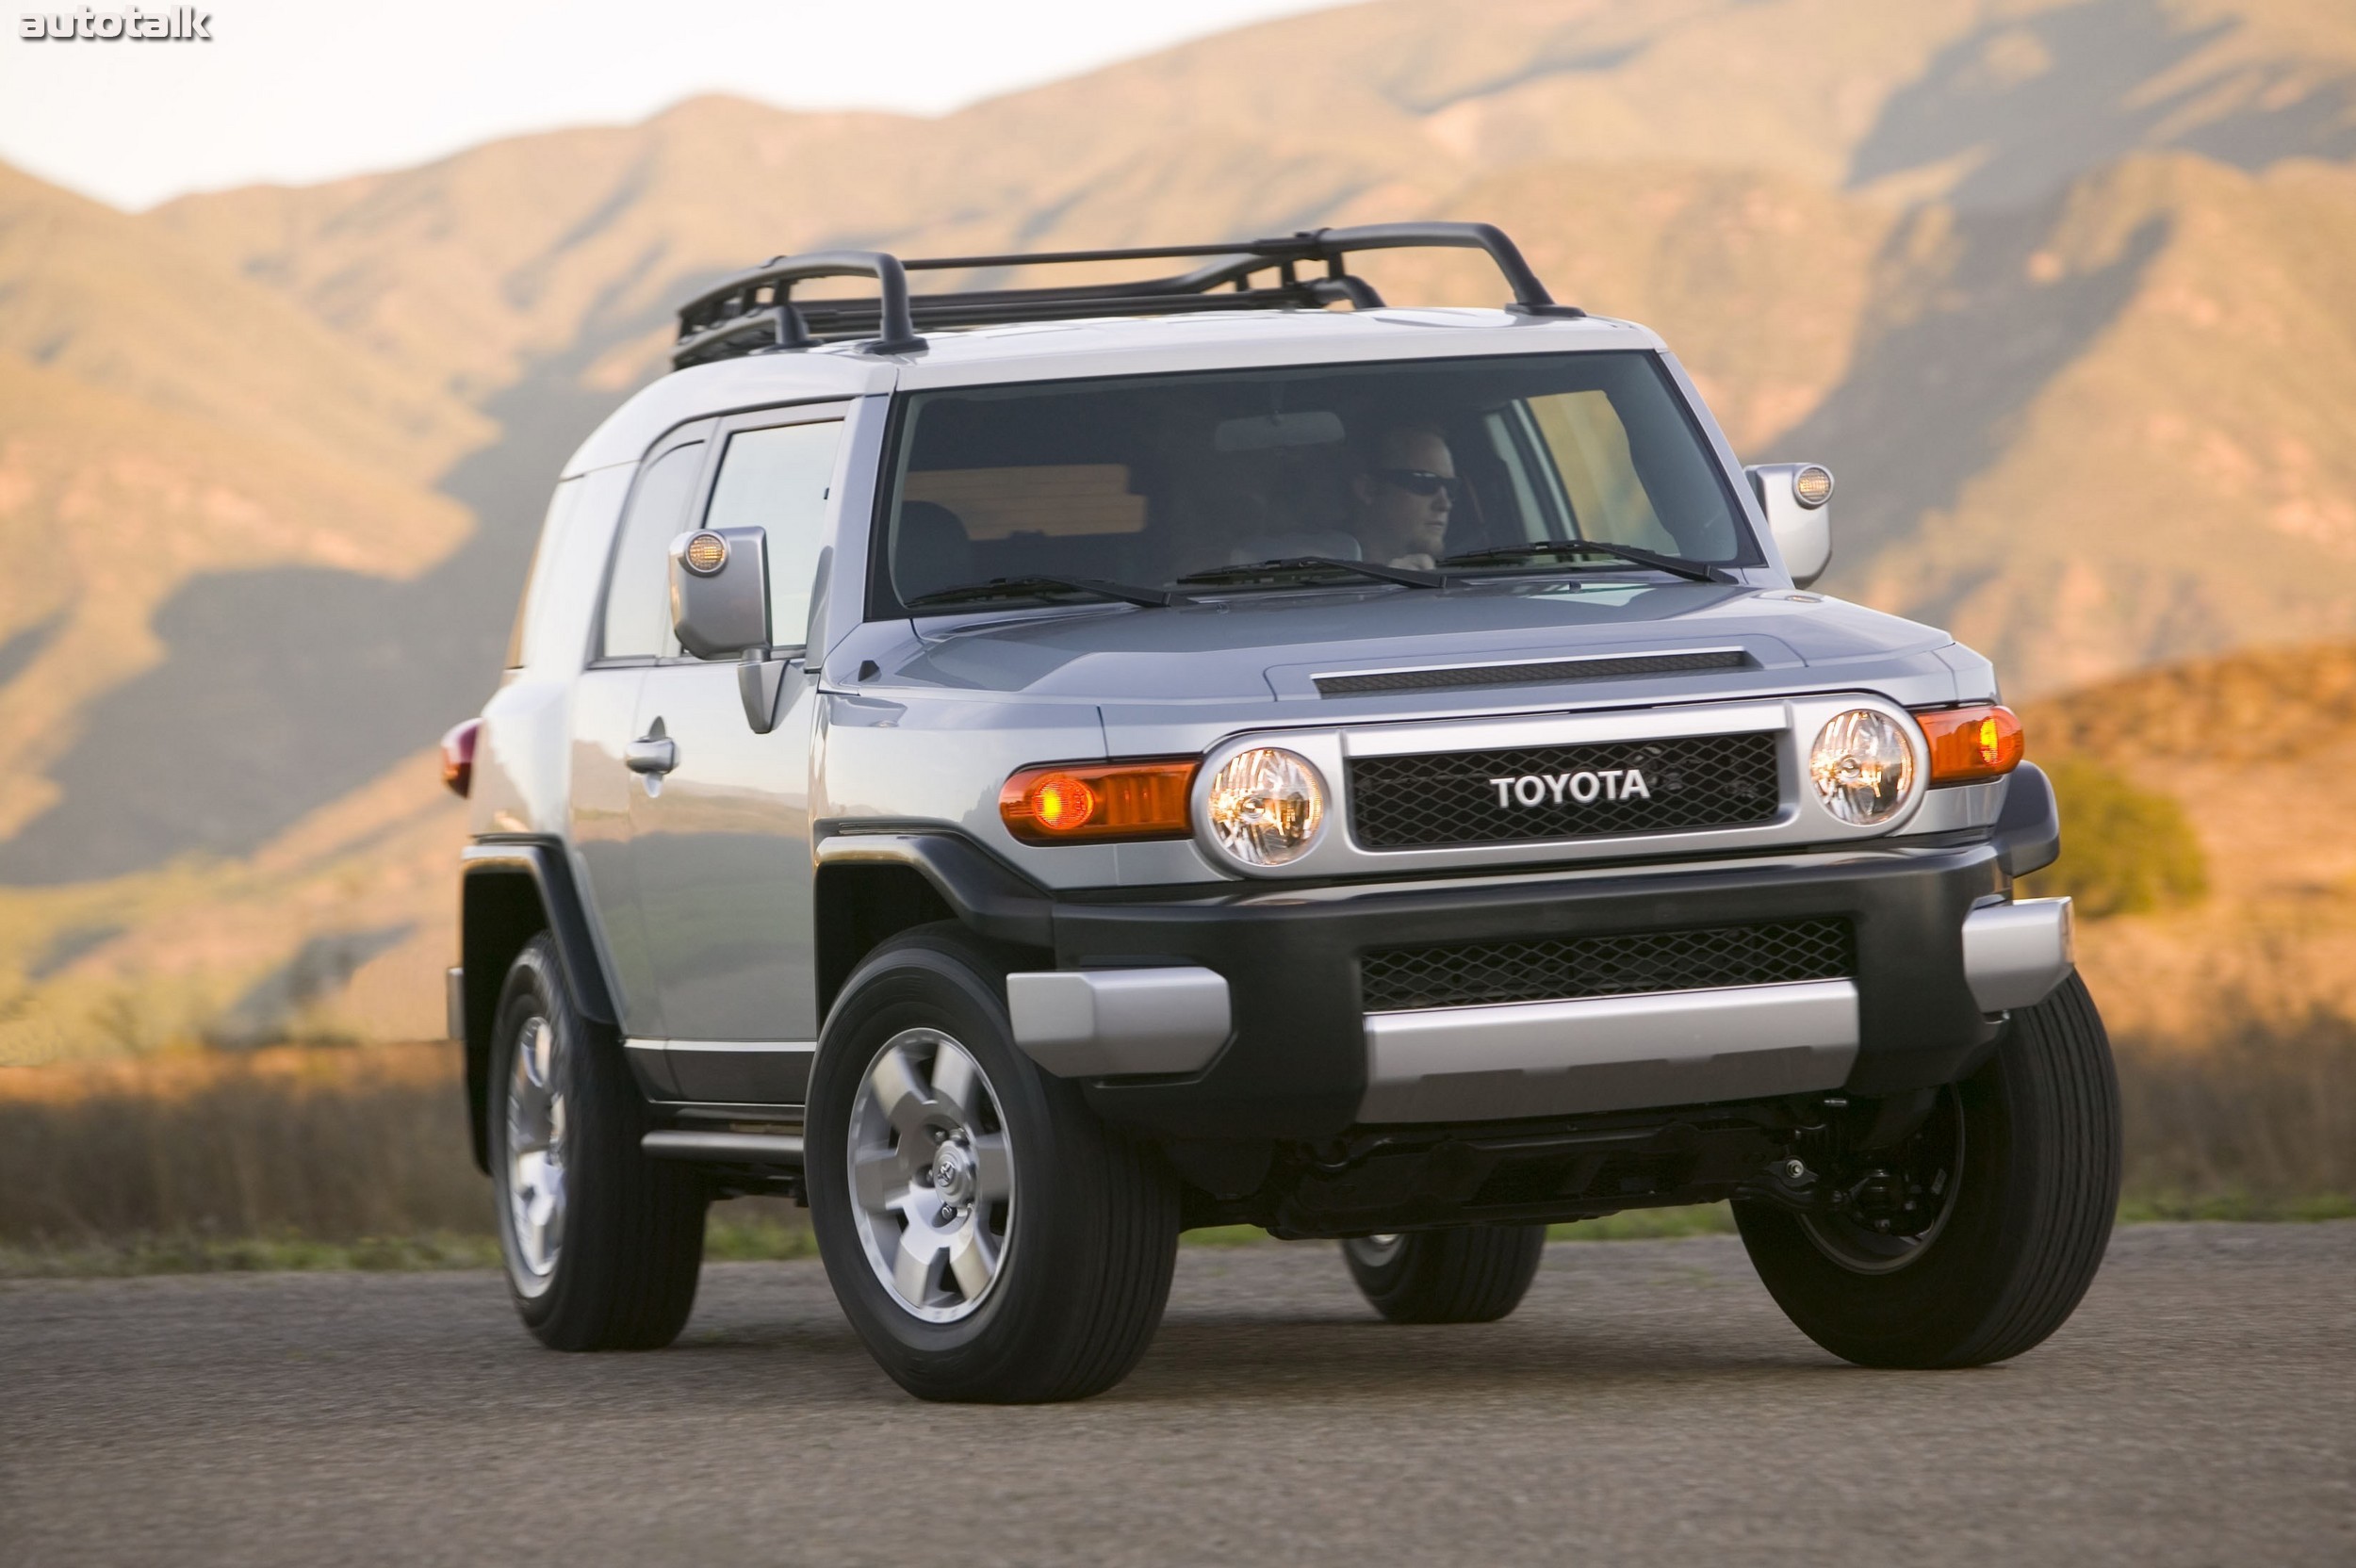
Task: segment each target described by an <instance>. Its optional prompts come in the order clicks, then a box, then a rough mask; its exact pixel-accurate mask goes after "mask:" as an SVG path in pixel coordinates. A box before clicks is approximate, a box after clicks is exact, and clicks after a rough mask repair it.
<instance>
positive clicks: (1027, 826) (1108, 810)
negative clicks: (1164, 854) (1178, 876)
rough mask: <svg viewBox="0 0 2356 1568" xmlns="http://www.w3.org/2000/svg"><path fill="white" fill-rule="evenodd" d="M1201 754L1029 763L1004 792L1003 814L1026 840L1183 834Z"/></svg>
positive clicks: (1187, 829)
mask: <svg viewBox="0 0 2356 1568" xmlns="http://www.w3.org/2000/svg"><path fill="white" fill-rule="evenodd" d="M1201 765H1202V762H1201V759H1199V758H1193V757H1187V758H1179V759H1172V760H1164V761H1153V762H1055V763H1049V764H1047V765H1046V766H1044V767H1037V768H1024V769H1023V771H1022V772H1020V773H1018V774H1016V775H1015V776H1013V777H1012V778H1009V779H1007V780H1006V788H1005V789H1003V790H1001V791H1000V792H998V815H999V816H1000V817H1002V818H1004V819H1005V821H1006V830H1007V831H1008V832H1010V833H1012V834H1013V835H1014V836H1015V837H1016V838H1018V839H1020V840H1022V841H1023V842H1024V843H1026V844H1071V843H1103V842H1105V841H1115V840H1122V839H1126V840H1130V841H1137V840H1141V839H1183V838H1186V836H1187V835H1188V834H1189V833H1190V832H1191V831H1192V828H1191V827H1190V825H1188V823H1187V820H1186V795H1187V793H1188V792H1189V791H1190V790H1191V789H1192V788H1193V785H1194V770H1195V769H1196V768H1198V767H1200V766H1201Z"/></svg>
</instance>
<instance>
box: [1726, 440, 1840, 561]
mask: <svg viewBox="0 0 2356 1568" xmlns="http://www.w3.org/2000/svg"><path fill="white" fill-rule="evenodd" d="M1742 472H1743V473H1744V474H1745V475H1746V476H1747V477H1748V478H1749V479H1750V482H1751V489H1752V491H1753V492H1754V493H1755V494H1756V495H1757V496H1758V497H1759V505H1760V507H1761V508H1763V509H1764V510H1765V511H1766V514H1767V527H1768V530H1769V531H1771V532H1773V533H1774V534H1775V549H1776V551H1777V552H1778V553H1780V554H1781V555H1782V557H1783V564H1784V569H1785V570H1786V571H1788V572H1790V573H1791V574H1792V584H1793V585H1794V586H1795V587H1800V588H1805V587H1807V586H1808V585H1809V584H1810V583H1812V582H1814V581H1815V580H1817V579H1818V578H1820V577H1823V576H1824V568H1825V567H1827V566H1829V565H1831V564H1832V515H1831V513H1830V512H1829V511H1827V510H1826V508H1825V504H1824V503H1825V502H1827V501H1829V500H1831V499H1832V470H1831V469H1829V468H1827V467H1825V466H1824V465H1823V464H1821V463H1755V464H1753V465H1751V466H1749V467H1747V468H1745V469H1743V470H1742Z"/></svg>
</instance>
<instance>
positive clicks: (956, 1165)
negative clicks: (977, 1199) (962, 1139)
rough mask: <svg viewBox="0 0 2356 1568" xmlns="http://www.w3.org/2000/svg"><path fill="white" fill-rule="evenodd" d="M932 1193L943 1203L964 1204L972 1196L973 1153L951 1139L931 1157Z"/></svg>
mask: <svg viewBox="0 0 2356 1568" xmlns="http://www.w3.org/2000/svg"><path fill="white" fill-rule="evenodd" d="M933 1191H934V1192H936V1193H938V1194H940V1196H941V1201H943V1202H948V1203H958V1204H962V1203H964V1202H965V1201H967V1200H968V1199H970V1198H972V1197H973V1151H972V1150H970V1149H968V1148H966V1147H965V1145H963V1144H961V1143H958V1142H957V1141H956V1140H955V1139H951V1140H950V1141H949V1142H947V1143H944V1144H942V1145H941V1148H940V1150H939V1151H938V1152H935V1153H934V1155H933Z"/></svg>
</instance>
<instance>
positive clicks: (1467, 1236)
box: [1342, 1225, 1546, 1323]
mask: <svg viewBox="0 0 2356 1568" xmlns="http://www.w3.org/2000/svg"><path fill="white" fill-rule="evenodd" d="M1545 1254H1546V1227H1545V1226H1544V1225H1459V1226H1454V1227H1452V1228H1450V1229H1448V1230H1445V1231H1410V1232H1408V1233H1405V1234H1403V1235H1397V1236H1366V1237H1364V1238H1355V1239H1352V1240H1350V1241H1345V1242H1343V1243H1342V1257H1343V1258H1344V1259H1345V1260H1346V1261H1347V1262H1348V1263H1349V1265H1350V1278H1351V1279H1353V1280H1355V1281H1357V1282H1358V1289H1359V1291H1360V1292H1361V1293H1362V1294H1364V1295H1365V1297H1366V1300H1367V1301H1368V1302H1369V1303H1371V1304H1372V1306H1373V1307H1374V1310H1375V1311H1377V1312H1379V1313H1381V1314H1382V1315H1383V1316H1384V1317H1387V1318H1389V1319H1390V1320H1391V1321H1392V1322H1394V1323H1494V1322H1496V1321H1497V1319H1498V1318H1500V1317H1503V1316H1505V1315H1507V1314H1509V1313H1511V1312H1512V1311H1513V1309H1514V1308H1515V1307H1518V1306H1520V1305H1521V1304H1522V1298H1523V1296H1525V1295H1527V1294H1528V1293H1529V1290H1530V1281H1532V1280H1534V1279H1536V1278H1537V1277H1538V1260H1539V1259H1540V1258H1541V1257H1543V1256H1544V1255H1545Z"/></svg>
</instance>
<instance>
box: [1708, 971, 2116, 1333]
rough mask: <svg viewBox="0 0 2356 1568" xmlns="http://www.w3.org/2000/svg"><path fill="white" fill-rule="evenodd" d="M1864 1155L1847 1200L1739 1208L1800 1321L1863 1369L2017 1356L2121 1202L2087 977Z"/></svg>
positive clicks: (2101, 1047) (2103, 1053)
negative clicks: (1882, 1149) (1911, 1125)
mask: <svg viewBox="0 0 2356 1568" xmlns="http://www.w3.org/2000/svg"><path fill="white" fill-rule="evenodd" d="M1864 1163H1865V1164H1866V1165H1869V1166H1871V1167H1872V1168H1871V1169H1869V1170H1865V1171H1864V1172H1863V1173H1862V1175H1861V1176H1857V1175H1856V1173H1852V1180H1851V1187H1850V1188H1849V1189H1844V1190H1843V1191H1842V1192H1841V1198H1842V1200H1843V1201H1842V1202H1841V1205H1840V1206H1839V1207H1837V1208H1831V1209H1827V1210H1824V1211H1821V1212H1811V1213H1808V1214H1794V1213H1792V1212H1791V1211H1789V1210H1786V1209H1783V1208H1780V1207H1778V1206H1776V1205H1775V1204H1772V1203H1766V1202H1759V1201H1749V1202H1742V1201H1738V1202H1737V1203H1736V1204H1735V1205H1734V1217H1735V1221H1736V1223H1737V1224H1738V1225H1739V1226H1740V1227H1741V1229H1742V1245H1743V1246H1744V1248H1746V1249H1747V1250H1749V1252H1750V1255H1751V1262H1752V1263H1753V1264H1754V1265H1755V1266H1757V1267H1758V1269H1759V1278H1760V1280H1761V1281H1763V1282H1765V1283H1766V1286H1767V1290H1768V1294H1770V1295H1772V1296H1773V1297H1774V1298H1775V1303H1776V1305H1778V1306H1780V1307H1782V1308H1783V1310H1784V1312H1785V1314H1786V1315H1788V1316H1790V1317H1791V1319H1792V1322H1793V1323H1794V1324H1796V1325H1797V1326H1798V1328H1799V1330H1800V1331H1801V1332H1803V1333H1805V1334H1807V1335H1808V1338H1810V1339H1812V1340H1814V1341H1815V1342H1816V1343H1817V1344H1819V1345H1821V1346H1823V1347H1824V1348H1825V1349H1827V1350H1830V1351H1831V1352H1832V1353H1833V1354H1834V1355H1836V1356H1840V1357H1841V1358H1842V1359H1844V1360H1847V1361H1852V1362H1856V1363H1857V1364H1860V1365H1864V1366H1889V1367H1942V1366H1979V1365H1984V1364H1988V1363H1989V1362H1997V1361H2003V1360H2005V1359H2006V1358H2007V1357H2011V1356H2017V1355H2019V1354H2021V1352H2022V1351H2023V1350H2026V1349H2029V1348H2031V1347H2033V1346H2035V1345H2037V1344H2038V1343H2039V1342H2040V1341H2042V1340H2043V1339H2044V1338H2045V1337H2046V1336H2047V1335H2049V1334H2051V1333H2052V1332H2053V1331H2054V1330H2056V1329H2058V1328H2060V1327H2061V1326H2062V1324H2063V1323H2064V1322H2066V1321H2068V1320H2069V1317H2070V1314H2071V1313H2072V1312H2074V1311H2076V1310H2077V1306H2078V1302H2079V1301H2080V1299H2083V1298H2084V1297H2085V1295H2086V1287H2087V1286H2088V1285H2089V1284H2091V1283H2092V1282H2093V1280H2094V1275H2095V1271H2096V1270H2097V1269H2098V1268H2100V1267H2101V1266H2102V1253H2103V1250H2104V1249H2105V1247H2106V1246H2107V1245H2108V1244H2109V1241H2110V1233H2111V1221H2112V1218H2113V1217H2114V1215H2115V1214H2116V1212H2117V1210H2118V1206H2119V1081H2118V1077H2117V1075H2116V1073H2115V1072H2114V1070H2113V1069H2112V1066H2111V1053H2110V1042H2109V1040H2108V1039H2107V1038H2106V1037H2105V1036H2104V1034H2103V1031H2102V1018H2101V1017H2100V1016H2099V1015H2098V1014H2097V1013H2096V1012H2095V1010H2094V1002H2093V999H2092V998H2091V997H2089V996H2088V995H2087V994H2086V985H2085V983H2084V982H2083V981H2081V980H2080V979H2078V977H2077V976H2076V975H2074V974H2073V975H2071V976H2070V978H2069V979H2068V980H2067V981H2065V982H2064V983H2063V984H2062V987H2061V988H2060V989H2058V990H2056V991H2055V992H2054V993H2053V995H2052V996H2051V997H2049V998H2047V999H2046V1000H2045V1001H2044V1002H2041V1003H2039V1004H2038V1005H2036V1006H2034V1007H2026V1008H2022V1009H2021V1010H2020V1011H2018V1012H2016V1013H2015V1014H2013V1018H2012V1022H2011V1024H2010V1025H2009V1026H2008V1027H2007V1029H2006V1030H2005V1033H2004V1039H2003V1040H2002V1041H2001V1042H1999V1044H1998V1045H1997V1048H1996V1052H1995V1054H1994V1055H1992V1056H1991V1057H1990V1058H1989V1059H1988V1063H1987V1065H1985V1066H1984V1067H1982V1068H1981V1069H1980V1070H1979V1071H1977V1072H1975V1073H1974V1074H1972V1076H1971V1077H1970V1078H1968V1079H1966V1080H1964V1081H1963V1082H1962V1083H1961V1084H1958V1085H1955V1086H1954V1087H1952V1088H1950V1089H1947V1090H1944V1091H1942V1092H1941V1094H1940V1096H1939V1102H1938V1103H1937V1104H1936V1105H1935V1106H1934V1107H1933V1109H1932V1111H1931V1113H1930V1115H1929V1116H1928V1117H1927V1118H1926V1119H1924V1121H1923V1123H1922V1126H1921V1128H1920V1129H1919V1130H1918V1131H1917V1132H1915V1133H1914V1134H1913V1135H1911V1136H1910V1137H1909V1138H1908V1139H1907V1141H1906V1143H1905V1144H1903V1145H1900V1146H1897V1147H1895V1148H1893V1149H1892V1150H1890V1151H1889V1152H1888V1157H1887V1158H1884V1159H1879V1160H1868V1161H1866V1162H1864ZM1869 1186H1870V1188H1871V1190H1867V1189H1868V1188H1869ZM1860 1194H1862V1197H1860Z"/></svg>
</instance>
